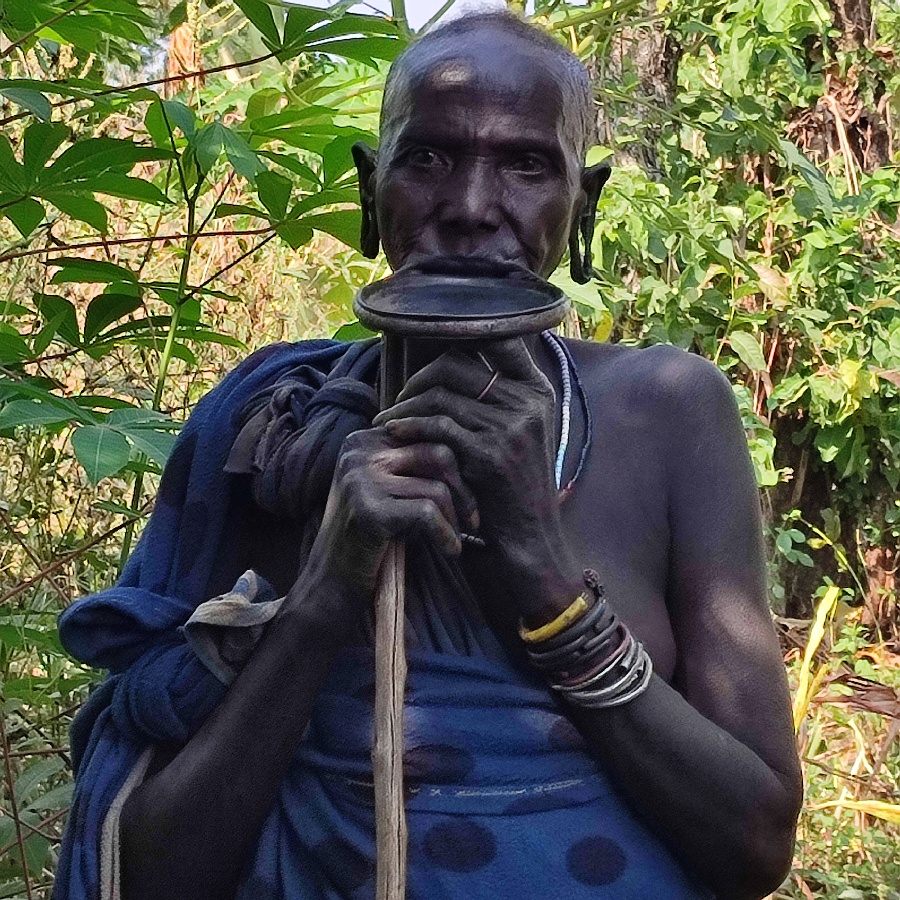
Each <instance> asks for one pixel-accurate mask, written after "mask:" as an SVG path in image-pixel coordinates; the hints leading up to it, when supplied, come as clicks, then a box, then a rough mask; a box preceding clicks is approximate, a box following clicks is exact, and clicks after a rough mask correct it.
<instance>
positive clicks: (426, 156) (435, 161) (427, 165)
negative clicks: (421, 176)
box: [406, 147, 447, 169]
mask: <svg viewBox="0 0 900 900" xmlns="http://www.w3.org/2000/svg"><path fill="white" fill-rule="evenodd" d="M406 161H407V162H408V163H409V164H410V165H413V166H416V167H418V168H420V169H436V168H441V167H443V166H445V165H446V164H447V163H446V160H445V159H444V157H443V156H441V155H440V153H437V152H436V151H434V150H429V149H428V147H416V148H415V149H413V150H410V151H409V153H408V154H407V155H406Z"/></svg>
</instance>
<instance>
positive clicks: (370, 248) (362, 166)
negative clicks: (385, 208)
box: [350, 141, 381, 259]
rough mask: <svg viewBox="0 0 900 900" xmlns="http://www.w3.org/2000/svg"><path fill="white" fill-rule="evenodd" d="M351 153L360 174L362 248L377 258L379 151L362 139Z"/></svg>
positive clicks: (367, 255) (363, 251)
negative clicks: (376, 192)
mask: <svg viewBox="0 0 900 900" xmlns="http://www.w3.org/2000/svg"><path fill="white" fill-rule="evenodd" d="M350 153H351V154H352V155H353V162H354V163H355V164H356V171H357V173H358V174H359V203H360V206H361V207H362V223H361V225H360V232H359V241H360V249H361V250H362V253H363V256H365V257H366V258H367V259H375V257H376V256H378V249H379V246H380V244H381V235H380V233H379V231H378V217H377V215H376V214H375V169H376V167H377V165H378V153H377V152H376V151H375V150H373V149H372V148H371V147H370V146H369V145H368V144H365V143H363V142H362V141H360V142H359V143H356V144H354V145H353V146H352V147H351V148H350Z"/></svg>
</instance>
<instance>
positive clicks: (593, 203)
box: [569, 162, 612, 284]
mask: <svg viewBox="0 0 900 900" xmlns="http://www.w3.org/2000/svg"><path fill="white" fill-rule="evenodd" d="M611 174H612V168H611V167H610V165H609V163H606V162H602V163H597V165H595V166H590V167H589V168H587V169H583V170H582V172H581V189H582V191H583V192H584V205H583V206H582V208H581V215H580V216H578V217H577V218H576V219H575V221H574V222H572V229H571V231H570V232H569V271H570V273H571V275H572V281H574V282H575V283H576V284H587V283H588V282H589V281H590V280H591V277H592V276H593V274H594V270H593V267H592V263H593V258H592V251H591V245H592V244H593V242H594V227H595V226H596V223H597V201H598V200H599V199H600V192H601V191H602V190H603V185H604V184H606V182H607V181H608V180H609V176H610V175H611Z"/></svg>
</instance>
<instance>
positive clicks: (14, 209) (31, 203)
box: [3, 197, 46, 237]
mask: <svg viewBox="0 0 900 900" xmlns="http://www.w3.org/2000/svg"><path fill="white" fill-rule="evenodd" d="M3 214H4V215H5V216H6V218H7V219H9V221H10V222H12V223H13V225H15V226H16V228H17V230H18V232H19V234H21V235H22V237H28V235H29V234H31V232H32V231H34V229H35V228H37V227H38V225H40V224H41V222H43V221H44V216H45V215H46V212H45V210H44V207H43V206H41V204H40V203H38V202H37V200H33V199H32V198H31V197H24V198H23V199H21V200H19V201H17V202H16V203H13V204H11V205H10V206H7V207H5V208H4V209H3Z"/></svg>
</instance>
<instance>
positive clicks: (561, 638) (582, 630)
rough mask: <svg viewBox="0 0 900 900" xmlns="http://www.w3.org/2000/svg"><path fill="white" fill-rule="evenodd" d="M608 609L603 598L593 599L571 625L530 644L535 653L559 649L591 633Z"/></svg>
mask: <svg viewBox="0 0 900 900" xmlns="http://www.w3.org/2000/svg"><path fill="white" fill-rule="evenodd" d="M607 611H608V606H607V604H606V601H605V600H595V601H594V602H593V603H592V604H591V605H590V606H589V607H588V609H587V611H586V612H585V613H584V615H582V616H581V617H580V618H578V619H576V620H575V621H574V622H573V623H572V624H571V625H569V626H568V627H567V628H565V629H563V630H562V631H561V632H560V633H559V634H557V635H554V637H552V638H548V639H547V640H546V641H540V642H539V643H537V644H532V645H531V647H533V648H534V652H536V653H549V652H551V651H553V650H559V649H560V648H561V647H566V646H568V645H569V644H571V643H573V642H575V641H578V640H579V639H580V638H582V637H583V636H586V635H589V634H590V633H592V632H593V631H594V630H595V629H596V626H597V623H598V622H599V621H601V620H602V619H603V617H604V616H605V614H606V613H607Z"/></svg>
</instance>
